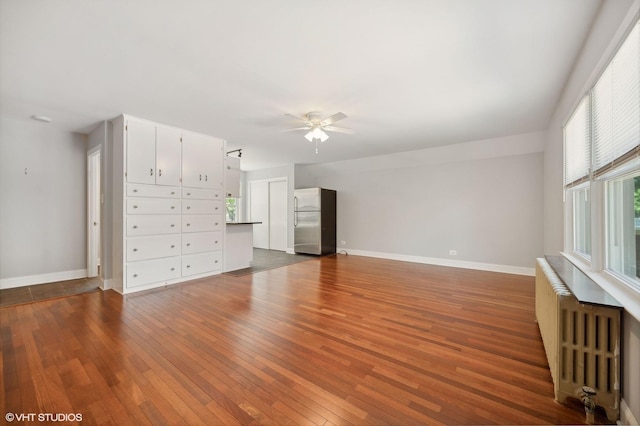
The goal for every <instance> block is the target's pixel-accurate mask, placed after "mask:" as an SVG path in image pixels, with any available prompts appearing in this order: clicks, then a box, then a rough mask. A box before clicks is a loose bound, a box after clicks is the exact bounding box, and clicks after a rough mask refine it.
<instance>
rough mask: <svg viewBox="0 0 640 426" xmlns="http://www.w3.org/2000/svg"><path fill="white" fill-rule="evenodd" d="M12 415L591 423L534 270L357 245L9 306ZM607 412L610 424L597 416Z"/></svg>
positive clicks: (6, 352) (136, 420)
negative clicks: (555, 371)
mask: <svg viewBox="0 0 640 426" xmlns="http://www.w3.org/2000/svg"><path fill="white" fill-rule="evenodd" d="M0 319H1V331H2V351H1V357H2V360H1V361H2V362H1V364H0V365H2V395H1V396H0V400H1V401H2V407H1V409H2V410H1V411H2V412H3V413H7V412H9V413H80V414H82V416H83V417H82V419H83V421H82V424H117V425H124V424H135V425H143V424H159V425H160V424H161V425H165V424H168V425H178V424H206V425H212V424H220V425H233V424H275V425H287V424H315V425H327V426H329V425H339V424H356V425H363V424H389V425H400V424H411V425H418V424H420V425H422V424H581V423H584V414H583V412H582V410H581V409H580V407H567V406H563V405H560V404H558V403H556V402H554V400H553V391H552V384H551V378H550V374H549V370H548V368H547V364H546V360H545V355H544V349H543V346H542V342H541V340H540V337H539V333H538V330H537V326H536V324H535V322H534V283H533V278H531V277H521V276H514V275H506V274H496V273H490V272H479V271H471V270H462V269H453V268H445V267H437V266H427V265H419V264H411V263H403V262H395V261H387V260H379V259H372V258H365V257H356V256H329V257H323V258H318V259H313V260H310V261H306V262H302V263H297V264H294V265H290V266H285V267H282V268H279V269H273V270H269V271H264V272H259V273H256V274H253V275H245V276H241V277H234V276H230V275H226V274H223V275H219V276H216V277H213V278H208V279H202V280H198V281H194V282H191V283H188V284H181V285H177V286H172V287H169V288H167V289H162V290H155V291H151V292H146V293H141V294H134V295H130V296H125V297H122V296H120V295H119V294H117V293H115V292H113V291H106V292H101V291H100V292H93V293H87V294H82V295H76V296H70V297H66V298H61V299H55V300H49V301H43V302H35V303H31V304H25V305H19V306H13V307H7V308H2V309H0ZM600 420H602V419H601V418H600Z"/></svg>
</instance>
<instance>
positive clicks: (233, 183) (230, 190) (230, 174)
mask: <svg viewBox="0 0 640 426" xmlns="http://www.w3.org/2000/svg"><path fill="white" fill-rule="evenodd" d="M224 161H225V167H224V173H225V175H224V191H225V193H226V196H227V197H229V198H238V197H239V196H240V159H239V158H238V157H225V158H224Z"/></svg>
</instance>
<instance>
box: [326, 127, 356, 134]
mask: <svg viewBox="0 0 640 426" xmlns="http://www.w3.org/2000/svg"><path fill="white" fill-rule="evenodd" d="M322 128H323V129H324V130H326V131H327V132H338V133H347V134H349V135H352V134H354V133H355V132H356V131H355V130H353V129H345V128H344V127H334V126H322Z"/></svg>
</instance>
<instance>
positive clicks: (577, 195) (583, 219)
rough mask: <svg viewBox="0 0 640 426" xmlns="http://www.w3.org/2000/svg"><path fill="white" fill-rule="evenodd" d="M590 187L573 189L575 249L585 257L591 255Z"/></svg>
mask: <svg viewBox="0 0 640 426" xmlns="http://www.w3.org/2000/svg"><path fill="white" fill-rule="evenodd" d="M589 193H590V188H589V186H586V187H585V186H582V187H580V188H577V189H573V190H572V191H571V195H572V197H571V198H572V201H573V217H574V220H573V250H574V251H576V252H578V253H580V254H582V255H583V256H585V257H587V258H588V257H590V256H591V203H590V201H589V200H590V197H589Z"/></svg>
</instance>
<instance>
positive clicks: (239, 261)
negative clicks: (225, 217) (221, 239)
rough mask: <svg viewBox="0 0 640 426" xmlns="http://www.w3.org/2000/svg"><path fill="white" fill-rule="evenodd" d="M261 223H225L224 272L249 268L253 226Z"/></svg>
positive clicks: (251, 255) (251, 256)
mask: <svg viewBox="0 0 640 426" xmlns="http://www.w3.org/2000/svg"><path fill="white" fill-rule="evenodd" d="M260 223H262V222H227V226H225V246H224V271H225V272H228V271H235V270H236V269H244V268H248V267H250V266H251V261H252V260H253V225H255V224H260Z"/></svg>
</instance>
